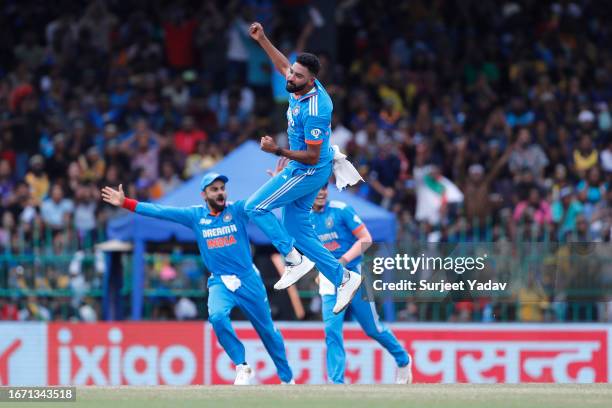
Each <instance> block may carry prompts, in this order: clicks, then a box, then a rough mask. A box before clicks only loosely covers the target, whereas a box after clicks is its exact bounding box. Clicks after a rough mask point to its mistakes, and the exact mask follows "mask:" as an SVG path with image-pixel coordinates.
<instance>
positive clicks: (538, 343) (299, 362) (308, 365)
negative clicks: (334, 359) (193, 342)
mask: <svg viewBox="0 0 612 408" xmlns="http://www.w3.org/2000/svg"><path fill="white" fill-rule="evenodd" d="M279 327H280V328H281V331H282V333H283V337H284V339H285V345H286V350H287V357H288V359H289V363H290V365H291V367H292V369H293V371H294V375H295V378H296V381H297V382H298V383H311V384H319V383H324V382H326V381H327V380H326V377H325V371H326V370H325V344H324V341H323V336H324V334H323V327H322V326H320V325H309V324H279ZM236 332H237V333H238V336H239V337H240V338H241V339H242V340H243V343H244V344H245V348H246V350H247V361H248V362H249V363H250V364H251V365H252V366H254V367H255V369H256V374H257V379H258V381H259V382H260V383H265V384H269V383H277V382H278V379H277V377H276V371H275V368H274V366H273V364H272V361H271V359H270V358H269V357H268V355H267V353H266V351H265V349H264V348H263V345H262V344H261V342H260V341H259V339H258V337H257V335H256V333H255V332H254V330H253V329H251V328H250V326H249V325H248V324H246V325H245V324H239V325H236ZM393 332H394V333H395V335H396V336H397V338H398V340H399V341H400V342H401V343H402V344H403V345H404V347H406V349H407V350H408V352H409V353H410V355H411V356H412V358H413V363H414V364H413V371H414V380H415V382H428V383H438V382H445V383H455V382H469V383H519V382H556V383H568V382H579V383H591V382H607V381H609V374H608V370H609V366H610V361H609V359H610V355H609V350H608V348H609V329H608V327H607V326H596V325H590V326H559V325H550V326H547V325H539V326H530V325H520V324H517V325H443V324H437V325H431V324H423V325H418V324H416V325H394V326H393ZM344 340H345V347H346V352H347V358H346V360H347V369H346V381H347V382H350V383H391V382H393V379H394V377H395V369H396V364H395V361H394V360H393V358H392V357H391V356H390V355H389V354H388V353H387V352H386V351H384V350H383V349H382V347H381V346H380V345H379V344H378V343H376V342H374V341H372V340H371V339H369V338H368V337H367V336H366V335H365V334H364V333H363V331H362V330H361V329H360V328H359V326H356V325H354V324H347V325H346V327H345V329H344ZM209 349H210V350H211V351H210V353H211V359H210V361H212V369H211V374H212V377H211V378H210V383H212V384H223V383H229V382H231V381H232V380H233V375H234V372H233V366H232V364H231V362H230V361H229V359H228V358H227V356H226V355H225V353H224V352H223V349H222V348H221V347H220V345H219V344H218V343H217V341H216V338H215V336H214V335H212V344H211V345H210V347H209Z"/></svg>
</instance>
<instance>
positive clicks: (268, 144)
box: [259, 135, 278, 153]
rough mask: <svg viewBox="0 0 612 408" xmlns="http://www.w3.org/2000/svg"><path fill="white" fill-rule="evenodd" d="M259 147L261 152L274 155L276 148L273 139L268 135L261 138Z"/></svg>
mask: <svg viewBox="0 0 612 408" xmlns="http://www.w3.org/2000/svg"><path fill="white" fill-rule="evenodd" d="M259 145H260V147H261V150H263V151H264V152H268V153H276V149H277V148H278V146H277V145H276V142H275V141H274V139H273V138H272V137H270V136H268V135H266V136H264V137H262V138H261V141H260V142H259Z"/></svg>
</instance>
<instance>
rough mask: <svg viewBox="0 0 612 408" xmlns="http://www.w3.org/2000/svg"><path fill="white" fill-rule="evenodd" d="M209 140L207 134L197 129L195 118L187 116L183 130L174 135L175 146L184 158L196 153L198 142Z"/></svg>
mask: <svg viewBox="0 0 612 408" xmlns="http://www.w3.org/2000/svg"><path fill="white" fill-rule="evenodd" d="M207 139H208V135H207V134H206V132H204V131H203V130H200V129H198V128H196V126H195V121H194V119H193V117H192V116H185V118H183V124H182V127H181V129H179V130H178V131H177V132H176V133H175V134H174V146H175V148H176V149H177V150H178V151H179V152H181V153H182V154H183V155H184V157H187V156H189V155H190V154H192V153H194V152H195V150H196V145H197V144H198V142H200V141H206V140H207Z"/></svg>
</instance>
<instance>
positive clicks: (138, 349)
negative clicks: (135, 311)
mask: <svg viewBox="0 0 612 408" xmlns="http://www.w3.org/2000/svg"><path fill="white" fill-rule="evenodd" d="M48 339H49V342H48V344H49V349H48V356H49V365H48V370H49V371H48V378H49V384H50V385H69V384H73V385H161V384H165V385H188V384H202V381H203V367H202V356H203V345H204V328H203V325H202V324H201V323H180V324H176V323H167V322H166V323H123V324H109V323H98V324H91V325H90V324H54V323H52V324H49V332H48Z"/></svg>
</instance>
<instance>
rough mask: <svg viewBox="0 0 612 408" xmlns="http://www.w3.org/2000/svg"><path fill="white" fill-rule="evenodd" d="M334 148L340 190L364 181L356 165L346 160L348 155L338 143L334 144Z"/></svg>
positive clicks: (335, 174) (337, 183)
mask: <svg viewBox="0 0 612 408" xmlns="http://www.w3.org/2000/svg"><path fill="white" fill-rule="evenodd" d="M332 148H333V149H334V176H335V177H336V187H337V188H338V190H340V191H342V189H343V188H345V187H346V186H354V185H355V184H357V183H359V182H360V181H363V178H361V175H360V174H359V172H358V171H357V169H356V168H355V166H353V165H352V164H351V162H350V161H348V160H346V155H345V154H344V153H342V152H341V151H340V148H339V147H338V145H333V146H332Z"/></svg>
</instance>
